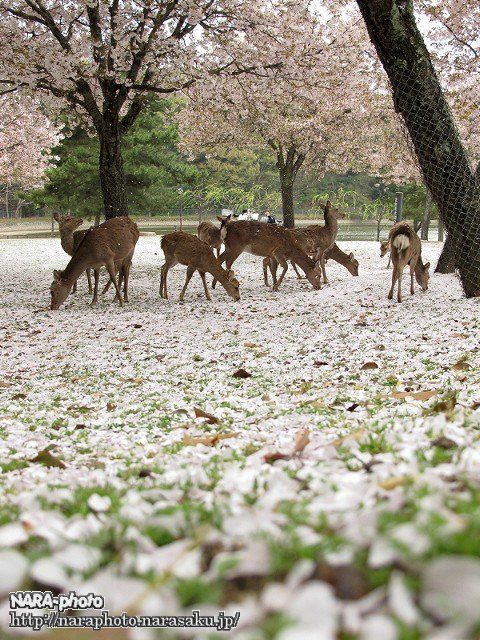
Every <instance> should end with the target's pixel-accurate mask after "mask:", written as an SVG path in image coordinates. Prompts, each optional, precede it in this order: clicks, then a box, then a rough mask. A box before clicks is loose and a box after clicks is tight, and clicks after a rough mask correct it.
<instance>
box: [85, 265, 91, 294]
mask: <svg viewBox="0 0 480 640" xmlns="http://www.w3.org/2000/svg"><path fill="white" fill-rule="evenodd" d="M86 273H87V282H88V293H89V294H90V295H92V293H93V288H92V270H91V269H87V271H86Z"/></svg>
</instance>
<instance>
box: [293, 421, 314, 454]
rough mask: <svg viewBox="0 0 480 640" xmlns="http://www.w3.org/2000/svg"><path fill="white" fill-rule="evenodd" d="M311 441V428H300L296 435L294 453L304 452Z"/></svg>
mask: <svg viewBox="0 0 480 640" xmlns="http://www.w3.org/2000/svg"><path fill="white" fill-rule="evenodd" d="M309 442H310V430H309V429H307V428H306V427H303V428H302V429H299V430H298V431H297V435H296V436H295V444H294V446H293V451H292V455H298V454H299V453H302V451H303V450H304V449H305V447H306V446H307V444H309Z"/></svg>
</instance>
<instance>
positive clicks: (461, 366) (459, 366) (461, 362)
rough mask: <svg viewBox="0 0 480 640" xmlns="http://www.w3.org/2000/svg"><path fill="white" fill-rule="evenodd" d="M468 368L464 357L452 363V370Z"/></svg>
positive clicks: (466, 369)
mask: <svg viewBox="0 0 480 640" xmlns="http://www.w3.org/2000/svg"><path fill="white" fill-rule="evenodd" d="M470 368H471V367H470V365H469V364H468V362H467V361H466V360H465V358H460V360H459V361H458V362H456V363H455V364H454V365H453V370H454V371H468V370H469V369H470Z"/></svg>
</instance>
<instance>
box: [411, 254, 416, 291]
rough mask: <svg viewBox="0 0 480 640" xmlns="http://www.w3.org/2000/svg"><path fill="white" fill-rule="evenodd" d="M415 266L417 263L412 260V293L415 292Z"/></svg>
mask: <svg viewBox="0 0 480 640" xmlns="http://www.w3.org/2000/svg"><path fill="white" fill-rule="evenodd" d="M415 267H416V264H412V262H410V295H412V296H413V294H414V293H415Z"/></svg>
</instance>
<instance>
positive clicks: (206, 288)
mask: <svg viewBox="0 0 480 640" xmlns="http://www.w3.org/2000/svg"><path fill="white" fill-rule="evenodd" d="M198 273H199V274H200V278H201V279H202V283H203V290H204V291H205V297H206V298H207V300H211V299H212V296H211V295H210V291H209V290H208V287H207V279H206V278H205V271H199V272H198Z"/></svg>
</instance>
